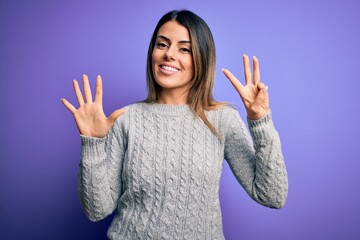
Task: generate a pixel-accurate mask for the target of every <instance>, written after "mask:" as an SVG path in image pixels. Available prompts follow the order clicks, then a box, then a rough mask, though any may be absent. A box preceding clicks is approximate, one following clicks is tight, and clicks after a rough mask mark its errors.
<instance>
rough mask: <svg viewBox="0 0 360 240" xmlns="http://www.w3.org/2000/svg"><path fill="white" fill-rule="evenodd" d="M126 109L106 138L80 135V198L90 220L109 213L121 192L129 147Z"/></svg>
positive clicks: (114, 207)
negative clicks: (124, 162)
mask: <svg viewBox="0 0 360 240" xmlns="http://www.w3.org/2000/svg"><path fill="white" fill-rule="evenodd" d="M125 114H126V113H124V114H123V115H122V116H120V117H119V118H118V119H117V120H116V122H115V123H114V125H113V126H112V128H111V129H110V130H109V132H108V133H107V135H106V136H105V137H104V138H95V137H88V136H83V135H80V138H81V143H82V147H81V161H80V168H79V174H78V186H79V193H80V201H81V204H82V206H83V209H84V211H85V213H86V215H87V216H88V218H89V219H90V220H91V221H99V220H101V219H103V218H105V217H107V216H108V215H110V214H111V213H112V212H113V211H114V210H115V209H116V206H117V203H118V199H119V198H120V196H121V194H122V193H121V188H122V182H121V173H122V166H123V159H124V155H125V150H126V136H125V134H126V132H125V129H124V126H125V119H126V117H125V116H124V115H125Z"/></svg>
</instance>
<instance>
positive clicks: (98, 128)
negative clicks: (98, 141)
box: [61, 74, 125, 138]
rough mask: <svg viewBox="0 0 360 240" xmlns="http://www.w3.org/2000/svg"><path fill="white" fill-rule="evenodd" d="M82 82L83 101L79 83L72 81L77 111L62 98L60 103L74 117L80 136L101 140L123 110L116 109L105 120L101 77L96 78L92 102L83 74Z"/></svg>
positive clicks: (85, 77)
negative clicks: (77, 105)
mask: <svg viewBox="0 0 360 240" xmlns="http://www.w3.org/2000/svg"><path fill="white" fill-rule="evenodd" d="M82 81H83V85H84V94H85V101H84V98H83V95H82V93H81V90H80V87H79V83H78V82H77V81H76V80H74V81H73V84H74V90H75V94H76V98H77V100H78V102H79V108H78V109H76V108H75V107H74V105H72V104H71V103H70V102H68V101H67V100H66V99H64V98H62V99H61V101H62V103H63V104H64V105H65V107H66V108H67V109H69V111H70V112H71V113H72V114H73V115H74V118H75V122H76V125H77V127H78V129H79V132H80V134H82V135H85V136H89V137H98V138H103V137H105V136H106V134H107V132H108V131H109V130H110V128H111V127H112V125H113V124H114V122H115V120H116V119H117V118H118V117H119V116H120V115H121V114H123V113H124V112H125V110H124V109H118V110H116V111H114V112H113V113H112V114H111V115H110V116H109V117H108V118H107V117H106V116H105V113H104V110H103V104H102V98H103V91H102V80H101V77H100V76H97V78H96V91H95V92H96V93H95V100H94V101H93V99H92V94H91V88H90V84H89V79H88V77H87V76H86V75H85V74H84V75H83V76H82Z"/></svg>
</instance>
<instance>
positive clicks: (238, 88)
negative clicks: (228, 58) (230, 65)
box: [222, 68, 244, 93]
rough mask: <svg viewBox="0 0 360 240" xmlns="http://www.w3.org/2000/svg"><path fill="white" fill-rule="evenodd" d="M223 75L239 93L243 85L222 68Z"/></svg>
mask: <svg viewBox="0 0 360 240" xmlns="http://www.w3.org/2000/svg"><path fill="white" fill-rule="evenodd" d="M222 71H223V73H224V74H225V76H226V77H227V78H228V79H229V80H230V82H231V84H232V85H233V86H234V88H235V89H236V90H237V91H238V92H239V93H240V91H241V89H242V88H243V87H244V86H243V85H242V84H241V82H240V81H239V80H238V79H237V78H236V77H235V76H234V75H233V74H232V73H231V72H230V71H229V70H227V69H225V68H223V69H222Z"/></svg>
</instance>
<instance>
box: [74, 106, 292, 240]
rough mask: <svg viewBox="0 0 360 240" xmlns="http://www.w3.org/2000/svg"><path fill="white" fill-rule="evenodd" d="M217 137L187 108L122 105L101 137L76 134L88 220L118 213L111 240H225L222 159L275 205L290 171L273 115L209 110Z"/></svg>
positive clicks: (283, 195) (259, 198) (252, 190)
mask: <svg viewBox="0 0 360 240" xmlns="http://www.w3.org/2000/svg"><path fill="white" fill-rule="evenodd" d="M206 115H207V117H208V119H209V120H210V121H211V123H212V124H213V125H214V126H215V127H216V129H217V130H218V131H219V132H220V133H221V135H222V138H223V139H222V140H220V139H219V138H217V137H216V136H215V135H214V134H213V133H212V132H211V131H210V129H209V128H208V127H207V126H206V125H205V124H204V122H203V121H201V120H200V119H199V118H196V117H194V114H193V112H192V111H191V110H190V108H189V106H187V105H182V106H178V105H164V104H156V103H153V104H147V103H137V104H133V105H130V106H128V107H126V112H125V113H124V114H123V115H121V116H120V117H119V118H118V119H117V120H116V122H115V124H114V125H113V127H112V128H111V129H110V131H109V132H108V134H107V135H106V136H105V137H104V138H93V137H86V136H81V140H82V155H81V164H80V171H79V191H80V198H81V203H82V205H83V208H84V210H85V212H86V214H87V216H88V217H89V219H90V220H92V221H98V220H101V219H103V218H105V217H106V216H108V215H109V214H111V213H112V212H113V211H114V210H116V215H115V217H114V219H113V221H112V223H111V226H110V228H109V230H108V237H109V238H110V239H125V240H126V239H131V240H134V239H224V235H223V230H222V219H221V210H220V204H219V196H218V193H219V181H220V176H221V171H222V166H223V160H224V159H226V160H227V162H228V164H229V165H230V168H231V170H232V172H233V174H234V175H235V177H236V178H237V180H238V181H239V183H240V184H241V186H242V187H243V188H244V189H245V190H246V192H247V193H248V194H249V195H250V196H251V197H252V198H253V199H254V200H255V201H257V202H259V203H260V204H262V205H265V206H268V207H271V208H280V207H282V206H283V205H284V203H285V200H286V197H287V173H286V169H285V165H284V162H283V157H282V153H281V147H280V140H279V136H278V133H277V131H276V130H275V128H274V125H273V122H272V118H271V113H268V114H267V115H266V116H265V117H263V118H262V119H260V120H256V121H253V120H248V125H249V129H250V133H251V135H252V139H253V142H252V141H251V138H250V136H249V134H248V132H247V129H246V128H245V125H244V123H243V121H242V120H241V118H240V116H239V114H238V112H237V111H236V110H234V109H232V108H230V107H222V108H221V109H219V110H214V111H208V112H206Z"/></svg>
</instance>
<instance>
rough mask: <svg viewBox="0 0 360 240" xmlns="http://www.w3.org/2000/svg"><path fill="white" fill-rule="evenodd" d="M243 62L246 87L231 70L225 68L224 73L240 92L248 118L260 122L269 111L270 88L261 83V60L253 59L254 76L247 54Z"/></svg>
mask: <svg viewBox="0 0 360 240" xmlns="http://www.w3.org/2000/svg"><path fill="white" fill-rule="evenodd" d="M243 62H244V73H245V82H246V85H245V86H244V85H242V84H241V82H240V81H239V80H238V79H237V78H236V77H235V76H234V75H233V74H232V73H231V72H230V71H229V70H227V69H224V68H223V73H224V74H225V76H226V77H227V78H228V79H229V80H230V82H231V84H232V85H233V86H234V88H235V89H236V91H238V93H239V95H240V97H241V99H242V101H243V103H244V106H245V109H246V112H247V117H248V118H249V119H251V120H258V119H260V118H262V117H263V116H265V115H266V114H267V113H268V111H269V94H268V91H267V90H268V87H267V86H265V84H264V83H262V82H260V69H259V60H258V59H257V58H256V57H253V66H254V76H252V75H253V74H252V72H251V68H250V60H249V57H248V56H247V55H245V54H244V56H243Z"/></svg>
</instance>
